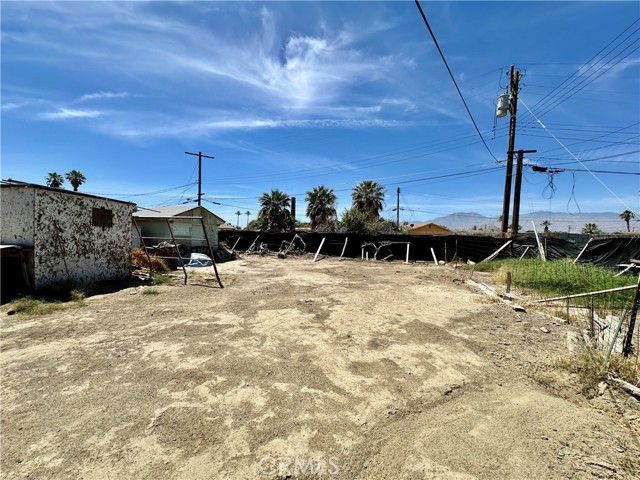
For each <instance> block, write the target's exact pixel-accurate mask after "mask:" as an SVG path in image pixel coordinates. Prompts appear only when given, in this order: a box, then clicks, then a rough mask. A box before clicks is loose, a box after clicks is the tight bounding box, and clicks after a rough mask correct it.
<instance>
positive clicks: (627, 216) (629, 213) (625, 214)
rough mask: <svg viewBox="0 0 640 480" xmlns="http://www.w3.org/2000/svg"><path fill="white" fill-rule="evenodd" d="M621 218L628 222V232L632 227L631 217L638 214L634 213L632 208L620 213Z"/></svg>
mask: <svg viewBox="0 0 640 480" xmlns="http://www.w3.org/2000/svg"><path fill="white" fill-rule="evenodd" d="M620 218H621V219H622V220H624V221H625V222H627V232H630V231H631V227H630V226H629V222H630V221H631V219H633V218H636V214H635V213H633V212H632V211H631V210H625V211H624V212H622V213H621V214H620Z"/></svg>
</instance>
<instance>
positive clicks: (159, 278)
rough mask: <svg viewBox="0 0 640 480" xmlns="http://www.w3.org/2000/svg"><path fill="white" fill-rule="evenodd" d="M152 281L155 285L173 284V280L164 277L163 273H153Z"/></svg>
mask: <svg viewBox="0 0 640 480" xmlns="http://www.w3.org/2000/svg"><path fill="white" fill-rule="evenodd" d="M151 281H152V282H153V284H154V285H164V284H167V283H173V280H172V279H171V277H169V276H167V275H163V274H161V273H152V274H151Z"/></svg>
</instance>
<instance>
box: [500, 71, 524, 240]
mask: <svg viewBox="0 0 640 480" xmlns="http://www.w3.org/2000/svg"><path fill="white" fill-rule="evenodd" d="M519 85H520V72H519V71H517V70H515V67H514V66H513V65H511V72H510V74H509V91H510V94H511V95H510V97H509V113H510V117H509V146H508V148H507V168H506V176H505V181H504V198H503V201H502V225H501V228H500V232H501V233H502V235H503V236H505V235H506V233H507V229H508V228H509V204H510V203H511V184H512V183H513V182H512V177H513V153H514V151H513V149H514V145H515V143H516V114H517V112H518V88H519Z"/></svg>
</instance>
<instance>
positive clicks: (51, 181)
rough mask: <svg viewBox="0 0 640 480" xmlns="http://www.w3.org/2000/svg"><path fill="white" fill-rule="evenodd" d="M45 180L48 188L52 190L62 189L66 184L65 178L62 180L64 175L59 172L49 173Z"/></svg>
mask: <svg viewBox="0 0 640 480" xmlns="http://www.w3.org/2000/svg"><path fill="white" fill-rule="evenodd" d="M44 179H45V180H46V182H47V187H51V188H60V187H62V184H63V183H64V178H62V175H60V174H59V173H57V172H51V173H49V174H48V175H47V176H46V177H44Z"/></svg>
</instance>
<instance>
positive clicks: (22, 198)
mask: <svg viewBox="0 0 640 480" xmlns="http://www.w3.org/2000/svg"><path fill="white" fill-rule="evenodd" d="M34 211H35V190H34V189H33V188H0V220H1V222H2V223H1V224H0V243H2V244H3V245H22V246H29V247H30V246H33V241H34V232H35V229H34V218H33V212H34Z"/></svg>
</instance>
